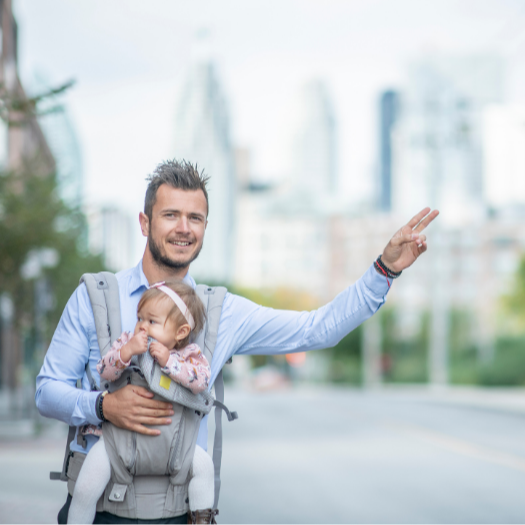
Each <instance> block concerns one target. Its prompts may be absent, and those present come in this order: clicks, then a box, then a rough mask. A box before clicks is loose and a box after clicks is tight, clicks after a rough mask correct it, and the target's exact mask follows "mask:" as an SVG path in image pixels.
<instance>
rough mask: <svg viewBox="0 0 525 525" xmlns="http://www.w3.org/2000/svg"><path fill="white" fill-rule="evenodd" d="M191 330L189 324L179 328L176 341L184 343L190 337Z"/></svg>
mask: <svg viewBox="0 0 525 525" xmlns="http://www.w3.org/2000/svg"><path fill="white" fill-rule="evenodd" d="M190 332H191V328H190V325H189V324H183V325H182V326H179V329H178V330H177V335H176V336H175V339H177V341H182V340H183V339H186V337H188V335H190Z"/></svg>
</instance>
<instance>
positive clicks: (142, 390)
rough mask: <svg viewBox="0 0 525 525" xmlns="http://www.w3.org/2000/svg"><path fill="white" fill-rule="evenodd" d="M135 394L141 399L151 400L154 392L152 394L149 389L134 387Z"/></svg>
mask: <svg viewBox="0 0 525 525" xmlns="http://www.w3.org/2000/svg"><path fill="white" fill-rule="evenodd" d="M131 388H132V389H133V392H135V394H138V395H139V396H141V397H145V398H149V399H151V398H152V397H153V392H150V391H149V390H148V389H146V388H144V387H143V386H132V387H131Z"/></svg>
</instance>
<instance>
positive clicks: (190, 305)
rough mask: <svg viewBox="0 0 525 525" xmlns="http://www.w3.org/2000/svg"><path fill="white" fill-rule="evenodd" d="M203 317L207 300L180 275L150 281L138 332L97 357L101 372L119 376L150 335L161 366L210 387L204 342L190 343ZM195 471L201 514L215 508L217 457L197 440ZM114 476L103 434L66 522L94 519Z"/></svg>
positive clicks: (91, 430)
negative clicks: (192, 334) (204, 302)
mask: <svg viewBox="0 0 525 525" xmlns="http://www.w3.org/2000/svg"><path fill="white" fill-rule="evenodd" d="M204 318H205V310H204V305H203V304H202V302H201V301H200V299H199V298H198V297H197V294H196V293H195V291H194V290H193V288H191V287H190V286H188V285H186V284H184V283H183V282H181V281H172V282H167V283H158V284H154V285H152V286H151V287H150V289H149V290H147V291H146V292H145V293H144V295H143V296H142V298H141V300H140V302H139V304H138V308H137V324H136V326H135V332H134V334H133V335H131V334H130V333H127V332H124V333H123V334H122V335H121V336H120V337H119V339H117V340H116V341H115V343H113V346H112V347H111V349H110V350H109V351H108V353H107V354H106V355H105V356H104V357H103V358H102V359H101V360H100V361H99V363H98V365H97V370H98V372H99V374H100V377H101V378H103V379H106V380H108V381H115V380H116V379H118V378H119V377H120V376H121V375H122V372H123V371H124V370H125V369H126V368H127V367H128V366H129V365H130V364H131V359H132V357H133V356H135V355H139V354H143V353H145V352H147V351H148V337H150V338H152V339H154V341H151V343H150V346H149V351H150V353H151V355H152V357H153V358H154V359H155V360H156V361H157V363H158V364H159V365H160V366H161V368H162V372H163V373H165V374H166V375H168V376H169V377H170V378H171V379H172V380H173V381H175V382H177V383H179V384H180V385H182V386H184V387H186V388H188V389H189V390H191V392H193V393H194V394H197V393H199V392H202V391H203V390H205V389H206V388H207V387H208V383H209V380H210V365H209V363H208V361H207V360H206V358H205V357H204V355H203V353H202V352H201V350H200V348H199V347H198V346H197V345H196V344H188V343H189V339H190V334H191V332H194V333H195V334H197V333H199V332H200V331H201V330H202V327H203V326H204ZM82 433H84V434H95V435H99V436H102V431H101V429H100V428H98V427H95V426H94V425H87V426H86V427H83V429H82ZM152 445H153V443H152ZM191 471H192V478H191V481H190V484H189V487H188V497H189V505H190V511H192V513H196V515H197V516H198V515H199V514H200V513H202V514H209V513H212V511H211V508H212V506H213V498H214V485H213V476H214V472H213V462H212V460H211V458H210V456H209V455H208V454H207V453H206V452H205V451H204V450H203V449H202V448H201V447H199V446H198V445H196V446H195V454H194V457H193V462H192V468H191ZM110 476H111V465H110V461H109V458H108V455H107V452H106V448H105V445H104V441H103V438H102V437H100V439H99V441H98V443H96V444H95V445H94V446H93V448H92V449H91V450H90V452H89V454H88V455H87V456H86V459H85V461H84V464H83V466H82V469H81V471H80V474H79V476H78V479H77V481H76V484H75V490H74V493H73V499H72V502H71V506H70V509H69V516H68V523H93V519H94V517H95V512H96V505H97V501H98V499H99V498H100V497H101V496H102V494H103V492H104V490H105V488H106V485H107V484H108V483H109V481H110ZM210 517H211V516H210ZM213 522H215V520H213Z"/></svg>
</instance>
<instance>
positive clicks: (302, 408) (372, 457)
mask: <svg viewBox="0 0 525 525" xmlns="http://www.w3.org/2000/svg"><path fill="white" fill-rule="evenodd" d="M227 404H228V406H229V407H230V408H231V409H235V410H237V411H238V412H239V420H237V421H235V422H233V423H227V422H225V423H224V427H225V428H224V434H225V443H224V456H223V475H222V479H223V488H222V492H221V504H220V507H219V508H220V515H219V518H220V519H219V521H220V522H222V523H523V522H525V498H524V497H523V487H524V486H525V439H524V438H525V415H524V414H523V413H519V412H513V411H504V410H500V409H494V408H483V407H479V406H478V407H476V406H468V405H465V404H451V403H448V402H447V403H445V402H440V401H439V400H436V399H435V398H433V397H432V396H428V395H426V394H424V393H421V392H418V391H408V392H405V391H401V392H398V391H386V392H384V391H378V392H362V391H357V390H338V389H326V388H321V389H317V388H307V389H298V390H288V391H275V392H269V393H253V392H252V393H250V392H243V391H229V392H228V391H227ZM64 432H65V429H63V428H60V429H57V430H56V431H55V436H56V435H57V434H62V433H64ZM61 438H62V436H60V438H59V439H51V437H50V436H48V437H45V438H40V439H38V440H36V441H35V440H25V441H18V442H13V441H11V442H1V443H0V472H1V473H2V475H1V477H0V522H1V523H53V522H55V519H56V518H55V517H56V512H57V510H58V508H59V507H60V506H61V504H62V502H63V501H64V500H65V493H66V491H65V484H63V483H60V482H51V481H48V478H47V476H48V471H49V470H50V469H57V468H58V467H59V466H60V464H61V461H62V449H63V443H62V439H61ZM57 441H58V443H57ZM31 473H32V475H31Z"/></svg>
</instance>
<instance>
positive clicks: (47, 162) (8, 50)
mask: <svg viewBox="0 0 525 525" xmlns="http://www.w3.org/2000/svg"><path fill="white" fill-rule="evenodd" d="M0 27H1V35H0V43H1V49H0V88H1V89H2V91H3V93H4V96H7V97H8V98H9V99H10V100H16V101H19V102H23V101H25V100H27V96H26V93H25V90H24V88H23V87H22V84H21V82H20V78H19V76H18V49H17V33H18V28H17V24H16V20H15V19H14V17H13V12H12V8H11V0H2V2H0ZM2 109H3V110H4V111H2V115H3V116H4V118H2V120H1V121H0V168H3V169H16V168H19V167H20V166H21V165H22V163H23V162H24V161H28V160H36V159H38V162H36V163H34V164H35V165H34V166H33V169H36V171H37V172H39V173H46V174H48V173H50V172H52V171H54V169H55V159H54V158H53V154H52V153H51V149H50V148H49V146H48V143H47V141H46V139H45V137H44V134H43V133H42V130H41V129H40V126H39V123H38V122H37V119H36V118H35V117H34V116H32V115H31V114H28V113H27V112H24V113H22V112H17V111H10V112H9V116H7V113H6V112H5V107H4V108H2ZM6 119H8V120H9V121H10V124H9V125H8V123H7V122H6Z"/></svg>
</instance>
